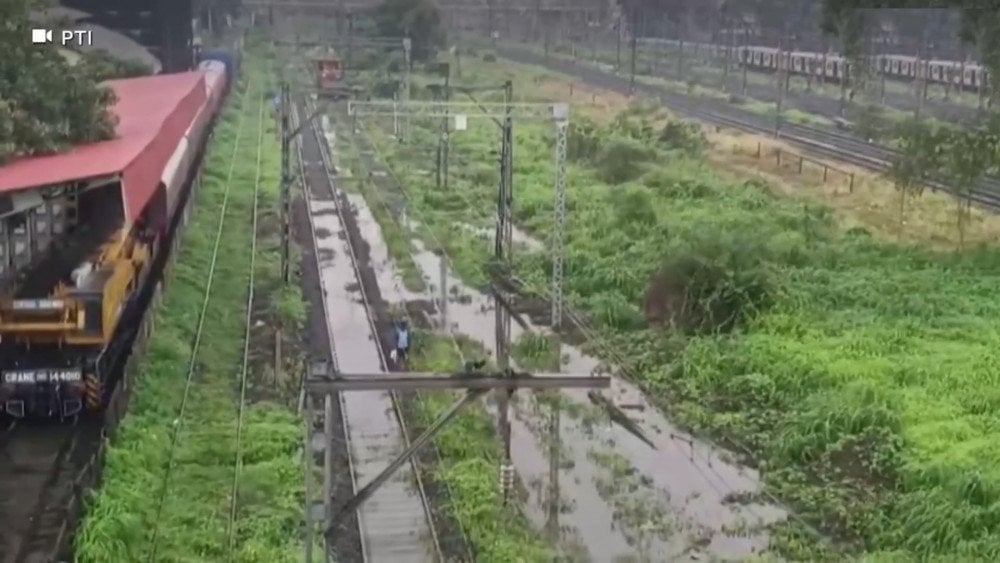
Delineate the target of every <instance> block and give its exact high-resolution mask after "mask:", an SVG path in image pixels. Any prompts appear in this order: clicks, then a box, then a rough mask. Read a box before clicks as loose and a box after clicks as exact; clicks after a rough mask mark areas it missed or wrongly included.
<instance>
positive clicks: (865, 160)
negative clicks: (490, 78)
mask: <svg viewBox="0 0 1000 563" xmlns="http://www.w3.org/2000/svg"><path fill="white" fill-rule="evenodd" d="M496 50H497V54H499V55H500V56H502V57H504V58H506V59H509V60H512V61H514V62H518V63H522V64H530V65H536V66H541V67H544V68H548V69H550V70H553V71H556V72H561V73H563V74H568V75H570V76H575V77H577V78H579V79H581V80H583V81H584V82H587V83H589V84H591V85H593V86H597V87H599V88H606V89H609V90H613V91H617V92H620V93H628V84H629V81H628V79H627V78H624V77H621V76H618V75H616V74H613V73H609V72H606V71H603V70H600V69H597V68H593V67H589V66H585V65H582V64H578V63H573V62H570V61H565V60H561V59H548V60H546V58H545V57H544V56H542V55H538V54H536V53H532V52H530V51H524V50H520V49H516V48H511V47H506V46H498V47H497V49H496ZM635 89H636V91H637V92H638V93H641V94H643V95H645V96H648V97H651V98H654V99H657V100H660V101H661V102H662V103H663V104H664V105H665V106H667V107H668V108H669V109H670V110H671V111H673V112H675V113H677V114H679V115H681V116H683V117H686V118H689V119H695V120H698V121H702V122H705V123H709V124H712V125H718V126H722V127H728V128H731V129H736V130H740V131H746V132H749V133H757V134H766V135H774V121H773V119H771V118H768V117H764V116H760V115H756V114H753V113H751V112H749V111H745V110H741V109H739V108H735V107H732V106H731V105H729V104H727V103H724V102H720V101H716V100H697V101H695V100H692V99H691V98H690V97H687V96H684V95H682V94H678V93H676V92H672V91H670V90H668V89H667V88H664V87H658V86H654V85H651V84H644V83H642V82H638V81H637V82H636V83H635ZM778 138H780V139H782V140H784V141H787V142H788V143H790V144H792V145H795V146H797V147H799V148H801V149H803V150H804V151H805V152H808V153H810V154H812V155H814V156H818V157H821V158H828V159H832V160H837V161H840V162H844V163H848V164H852V165H854V166H858V167H860V168H864V169H866V170H870V171H872V172H882V171H884V170H886V169H887V168H888V167H889V166H890V165H891V163H892V160H893V159H894V158H895V156H896V155H897V154H898V153H897V151H895V150H893V149H891V148H889V147H885V146H882V145H877V144H875V143H870V142H868V141H867V140H864V139H861V138H859V137H857V136H855V135H852V134H849V133H843V132H836V131H829V130H825V129H819V128H816V127H810V126H807V125H800V124H796V123H788V122H782V123H781V127H780V129H779V133H778ZM927 185H928V187H930V188H931V189H933V190H936V191H942V192H945V193H948V194H952V195H954V194H955V193H956V190H955V189H954V188H953V187H951V186H949V185H947V183H946V182H945V181H943V180H942V179H933V180H930V181H928V182H927ZM969 199H970V200H971V201H972V202H973V203H975V204H977V205H980V206H982V207H984V208H987V209H990V210H1000V179H997V178H983V179H982V180H981V181H980V182H979V184H978V186H977V187H976V188H975V189H973V190H972V191H971V193H970V194H969Z"/></svg>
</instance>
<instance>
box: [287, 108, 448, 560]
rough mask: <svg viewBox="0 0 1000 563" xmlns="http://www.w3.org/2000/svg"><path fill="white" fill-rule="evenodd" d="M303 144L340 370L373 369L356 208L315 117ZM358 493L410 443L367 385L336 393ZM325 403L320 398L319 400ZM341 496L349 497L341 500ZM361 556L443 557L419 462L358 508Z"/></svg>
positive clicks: (393, 409) (387, 396) (377, 359)
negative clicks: (337, 177)
mask: <svg viewBox="0 0 1000 563" xmlns="http://www.w3.org/2000/svg"><path fill="white" fill-rule="evenodd" d="M306 129H307V130H305V131H304V132H303V134H302V137H301V142H300V143H298V145H297V148H298V159H299V165H300V170H301V174H302V176H303V179H304V182H305V193H306V204H307V206H308V209H309V227H310V230H311V232H312V238H313V244H314V246H315V249H316V252H315V255H316V259H317V261H318V270H319V272H320V284H321V286H322V294H323V307H324V310H325V316H326V328H327V332H328V335H329V339H330V341H331V348H332V349H333V350H335V352H334V354H333V356H334V357H333V358H332V359H333V364H334V366H335V369H336V371H337V373H376V372H380V371H385V370H386V368H387V365H388V364H387V362H386V358H385V355H384V352H383V350H382V346H381V345H380V342H381V339H380V337H379V328H378V324H377V323H376V321H375V319H374V317H373V314H372V311H371V306H370V303H369V301H368V296H367V294H366V292H365V286H364V284H363V283H362V274H361V271H360V264H358V258H357V253H356V252H355V248H354V245H355V244H357V243H358V241H352V240H351V239H352V237H351V235H350V233H349V232H348V229H347V222H346V219H351V217H349V216H348V214H350V213H351V212H352V211H351V209H350V204H349V202H348V200H347V197H346V196H345V194H344V193H343V192H341V191H340V190H339V189H338V188H337V186H336V183H335V182H334V180H333V178H332V177H331V171H332V166H331V163H330V158H329V155H328V153H327V150H328V149H327V144H326V140H325V138H324V135H323V133H322V132H321V130H320V128H318V127H316V126H315V123H310V124H307V126H306ZM339 401H340V407H341V408H340V412H341V414H342V420H341V423H342V424H343V428H344V433H345V436H346V441H347V450H348V454H349V456H348V457H349V464H350V466H349V468H348V469H349V471H350V472H351V476H352V481H353V483H354V490H355V492H356V491H357V490H358V489H359V485H361V484H364V483H367V482H369V481H370V480H372V479H373V478H374V477H375V476H376V475H378V473H379V472H381V471H382V470H383V469H384V468H385V467H386V466H388V465H389V463H390V462H391V461H392V460H393V458H394V457H395V456H396V455H397V454H398V453H399V452H401V451H402V450H403V449H404V448H406V446H407V445H408V444H409V433H408V431H407V427H406V423H405V422H404V420H403V414H402V408H401V405H400V401H399V398H398V396H397V394H396V393H394V392H387V391H366V392H354V393H350V394H341V395H340V396H339ZM320 406H321V405H320ZM340 501H341V502H343V501H346V499H340ZM357 521H358V527H359V532H360V535H361V544H362V545H361V559H362V560H364V561H372V562H382V561H392V562H396V561H400V562H402V561H413V562H425V561H443V560H444V558H443V555H442V551H441V546H440V542H439V540H438V535H437V531H436V529H435V525H434V520H433V517H432V513H431V507H430V504H429V502H428V497H427V494H426V491H425V488H424V484H423V482H422V480H421V478H420V472H419V470H418V469H417V467H416V465H415V461H413V460H411V461H410V463H408V464H406V465H404V466H403V467H402V468H400V469H399V470H398V471H397V473H396V475H394V476H393V478H392V479H390V480H389V481H388V482H386V483H385V484H384V485H382V487H381V488H380V489H378V491H376V492H375V493H374V494H373V495H372V497H371V498H370V499H369V500H368V501H367V502H365V503H364V504H362V505H361V507H360V508H359V509H358V511H357Z"/></svg>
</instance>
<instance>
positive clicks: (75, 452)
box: [0, 419, 100, 563]
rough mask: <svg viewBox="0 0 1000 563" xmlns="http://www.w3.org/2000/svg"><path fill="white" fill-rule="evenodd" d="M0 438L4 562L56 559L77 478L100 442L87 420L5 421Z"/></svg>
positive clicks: (97, 428)
mask: <svg viewBox="0 0 1000 563" xmlns="http://www.w3.org/2000/svg"><path fill="white" fill-rule="evenodd" d="M4 424H5V426H4V431H3V433H2V434H0V524H2V526H0V562H2V563H41V562H48V561H54V560H55V558H56V557H57V556H58V555H59V554H58V553H57V551H58V550H59V549H60V547H61V546H60V545H58V544H59V543H60V542H61V540H64V539H65V538H64V537H63V534H64V533H65V530H64V525H65V523H66V521H67V520H68V519H69V518H70V517H71V516H72V515H71V514H70V511H71V509H72V508H73V507H72V504H73V500H74V498H75V496H76V495H75V492H76V491H75V487H76V483H75V481H76V479H77V476H78V475H79V474H80V472H81V470H82V469H83V468H84V467H85V466H86V464H87V463H88V462H89V461H90V459H91V458H92V456H93V453H94V451H95V450H96V446H97V443H98V441H99V440H100V424H99V423H97V422H95V421H91V420H83V419H73V420H72V421H67V422H65V423H59V422H55V421H38V422H32V421H26V420H19V421H16V422H15V421H5V422H4Z"/></svg>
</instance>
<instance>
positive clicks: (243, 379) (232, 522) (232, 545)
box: [226, 104, 264, 561]
mask: <svg viewBox="0 0 1000 563" xmlns="http://www.w3.org/2000/svg"><path fill="white" fill-rule="evenodd" d="M257 119H258V123H259V124H260V128H259V129H258V131H257V160H256V164H255V169H256V172H255V174H254V176H255V177H254V183H253V212H252V215H253V217H252V219H251V237H250V268H249V270H250V274H249V276H248V277H249V280H248V281H247V311H246V317H245V318H244V332H243V359H242V365H241V367H240V376H239V387H240V391H239V406H238V407H237V412H236V438H235V442H236V455H235V459H234V461H233V484H232V487H231V492H230V494H229V520H228V521H227V523H226V536H227V543H228V550H229V551H228V552H229V560H230V561H233V560H234V553H235V551H236V531H237V525H236V523H237V519H238V518H239V497H240V494H239V493H240V477H241V476H242V472H243V420H244V416H245V413H246V406H247V379H248V378H247V375H248V373H249V363H250V329H251V327H252V325H253V305H254V281H255V272H256V263H257V237H258V234H259V233H258V228H257V220H258V218H259V205H260V180H261V166H260V164H261V149H263V147H264V105H263V104H261V105H260V108H259V109H258V116H257Z"/></svg>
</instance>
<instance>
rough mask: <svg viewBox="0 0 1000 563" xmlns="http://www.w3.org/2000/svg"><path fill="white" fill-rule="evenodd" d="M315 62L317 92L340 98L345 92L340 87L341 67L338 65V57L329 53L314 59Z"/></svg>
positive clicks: (325, 95)
mask: <svg viewBox="0 0 1000 563" xmlns="http://www.w3.org/2000/svg"><path fill="white" fill-rule="evenodd" d="M315 63H316V88H317V89H318V90H319V94H320V95H321V96H323V97H326V98H333V99H341V98H344V97H345V93H344V92H343V90H342V88H341V82H340V81H341V79H342V78H343V69H342V68H341V66H340V58H338V57H337V56H336V55H334V54H329V55H327V56H325V57H323V58H317V59H315Z"/></svg>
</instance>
